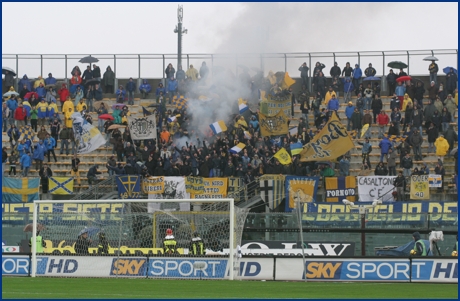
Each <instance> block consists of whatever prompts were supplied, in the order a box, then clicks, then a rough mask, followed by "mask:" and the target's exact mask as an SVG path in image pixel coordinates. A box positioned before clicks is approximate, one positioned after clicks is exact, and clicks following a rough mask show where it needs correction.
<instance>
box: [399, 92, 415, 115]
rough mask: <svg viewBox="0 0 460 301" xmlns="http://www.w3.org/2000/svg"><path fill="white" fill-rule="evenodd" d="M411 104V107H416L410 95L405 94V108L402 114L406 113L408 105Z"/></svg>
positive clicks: (403, 107)
mask: <svg viewBox="0 0 460 301" xmlns="http://www.w3.org/2000/svg"><path fill="white" fill-rule="evenodd" d="M409 103H410V104H411V107H413V106H414V103H413V102H412V99H411V98H410V97H409V94H407V93H406V94H404V101H403V106H402V110H401V112H405V111H406V107H407V105H408V104H409Z"/></svg>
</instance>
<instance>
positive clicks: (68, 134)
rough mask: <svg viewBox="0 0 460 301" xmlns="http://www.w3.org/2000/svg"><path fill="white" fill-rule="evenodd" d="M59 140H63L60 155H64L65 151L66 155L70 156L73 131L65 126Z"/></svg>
mask: <svg viewBox="0 0 460 301" xmlns="http://www.w3.org/2000/svg"><path fill="white" fill-rule="evenodd" d="M59 139H61V148H60V154H61V155H62V154H63V153H64V149H65V152H66V155H67V156H68V155H69V142H70V141H71V140H74V139H73V130H72V129H70V128H68V127H67V126H66V125H65V124H64V125H63V126H62V130H61V132H60V133H59Z"/></svg>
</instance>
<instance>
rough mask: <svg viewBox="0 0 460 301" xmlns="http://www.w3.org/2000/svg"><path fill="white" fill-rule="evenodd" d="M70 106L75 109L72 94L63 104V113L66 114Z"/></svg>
mask: <svg viewBox="0 0 460 301" xmlns="http://www.w3.org/2000/svg"><path fill="white" fill-rule="evenodd" d="M69 108H72V111H73V110H74V106H73V102H72V99H71V98H70V96H68V97H67V99H66V100H65V102H64V104H63V105H62V114H65V113H66V112H68V111H69Z"/></svg>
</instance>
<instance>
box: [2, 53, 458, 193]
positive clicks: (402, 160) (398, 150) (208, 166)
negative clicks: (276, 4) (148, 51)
mask: <svg viewBox="0 0 460 301" xmlns="http://www.w3.org/2000/svg"><path fill="white" fill-rule="evenodd" d="M432 63H434V62H432ZM324 68H325V65H324V64H321V63H320V62H318V63H316V65H315V67H314V70H313V77H312V78H311V81H312V82H311V87H312V91H309V90H308V87H309V86H310V78H309V77H308V71H309V68H308V67H307V66H306V63H304V64H303V65H302V66H300V67H299V71H300V76H301V81H302V87H301V89H300V91H298V93H294V92H293V91H292V89H291V88H284V89H283V88H282V83H281V82H282V79H283V75H284V73H282V74H279V73H277V74H273V73H271V74H269V76H268V77H267V78H265V77H264V76H263V72H262V71H261V70H258V71H256V74H255V75H254V76H252V77H251V76H250V75H249V72H248V71H249V69H243V71H242V72H241V74H240V75H239V76H238V77H235V76H229V75H228V74H226V73H225V71H221V72H218V70H216V71H214V70H213V81H212V84H210V81H209V74H210V72H209V69H208V67H207V66H206V63H205V62H203V63H202V66H201V67H200V70H199V71H198V70H197V69H195V68H194V67H193V65H190V66H189V68H188V70H187V71H184V70H182V68H181V66H178V68H177V69H178V70H177V71H176V70H175V68H174V67H173V65H172V64H169V65H168V67H167V68H166V70H165V82H164V85H163V82H162V83H160V84H159V85H158V87H157V88H156V89H155V91H153V90H152V87H151V85H150V84H149V83H148V81H147V80H143V81H142V84H141V85H140V86H139V87H137V86H136V83H135V82H134V80H133V79H132V78H130V79H129V81H128V82H127V83H126V85H125V86H122V85H120V86H119V87H118V88H117V89H116V90H115V89H114V88H115V87H114V84H115V74H114V72H113V71H112V70H111V68H110V66H108V67H107V68H106V71H105V72H104V74H103V75H101V71H100V68H99V67H98V66H97V65H95V64H94V65H93V68H91V66H87V68H86V70H85V71H84V72H83V73H82V72H81V70H80V68H79V67H78V66H76V67H74V68H73V70H72V72H71V75H72V77H71V79H70V87H69V88H68V87H67V84H66V83H62V84H61V86H60V89H59V90H58V91H56V90H55V88H54V87H55V85H56V84H57V81H56V79H55V78H53V77H52V74H51V73H50V74H48V78H46V79H43V78H41V77H38V79H37V80H36V81H34V82H32V81H31V80H29V79H28V77H27V75H24V76H23V77H22V79H21V80H20V81H19V83H18V87H20V91H19V95H18V96H14V95H13V96H11V97H8V98H4V99H3V103H2V114H3V115H2V117H3V132H6V133H7V135H8V137H9V139H10V144H11V149H12V150H11V153H10V154H7V153H6V148H5V147H4V148H3V153H2V161H3V163H4V164H3V169H4V168H5V163H6V162H7V160H8V162H9V166H10V171H9V174H10V175H11V174H14V175H15V174H16V165H20V166H21V169H22V175H23V176H27V175H28V172H29V170H30V168H31V167H32V164H33V161H35V168H36V169H37V170H41V169H42V168H43V161H44V160H45V157H47V158H48V162H50V158H51V155H53V158H54V160H55V161H56V162H57V159H56V155H55V152H54V149H55V148H56V146H57V142H58V141H59V140H60V143H61V147H60V154H61V155H63V154H64V153H65V154H66V155H70V154H71V153H72V154H75V139H74V136H73V130H72V118H71V116H72V114H73V113H74V112H80V113H82V116H83V117H84V119H85V120H86V121H87V122H89V123H93V121H92V118H91V115H90V114H89V112H97V114H98V117H100V118H98V122H97V127H98V128H99V130H100V131H101V132H103V133H105V135H106V138H107V145H106V146H107V147H108V148H109V149H110V148H111V150H112V156H111V157H110V158H109V160H108V161H107V164H106V166H105V167H106V168H107V170H108V173H109V174H110V175H113V174H140V175H142V176H146V177H147V176H164V175H166V176H188V175H194V176H203V177H222V176H223V177H229V176H236V177H242V178H244V179H245V182H246V183H251V182H253V180H254V179H255V177H258V176H260V175H262V174H290V175H299V176H303V175H321V176H334V175H344V176H346V175H349V174H350V171H349V168H350V154H349V153H348V154H346V155H344V156H341V157H339V158H337V159H336V160H335V161H334V162H332V163H327V164H318V162H300V161H299V155H293V156H292V163H291V164H288V165H282V164H280V162H279V161H278V160H276V159H274V158H273V156H274V154H275V153H276V152H277V151H279V150H280V149H281V148H285V149H286V150H287V152H288V153H290V147H291V145H292V144H293V143H298V142H300V143H302V145H305V144H306V143H308V142H310V140H311V139H312V138H313V137H314V135H315V134H316V133H318V132H319V131H320V130H321V129H322V127H323V126H324V125H325V124H326V123H327V121H328V119H329V118H330V117H331V114H332V112H334V111H335V112H337V111H338V110H339V108H340V101H339V96H340V95H342V93H343V97H342V98H343V102H344V103H346V106H345V116H346V119H347V120H346V125H347V130H348V131H350V132H353V133H354V134H355V135H356V136H355V137H356V139H358V141H357V143H358V144H361V145H362V148H361V152H362V158H363V160H362V162H363V167H362V169H363V170H370V169H371V168H372V166H371V162H370V159H369V154H370V153H371V152H372V149H373V147H374V149H375V148H377V147H379V149H380V154H381V155H380V160H379V164H378V165H377V167H376V168H375V171H374V173H375V175H396V166H397V162H396V161H397V159H398V155H397V154H399V166H400V168H402V169H403V171H402V174H403V176H404V177H405V178H407V177H408V176H410V175H411V174H420V173H427V172H428V170H429V168H428V167H427V165H426V164H424V163H423V162H420V164H422V165H421V168H418V167H416V166H415V163H414V161H423V156H426V155H429V154H430V153H435V154H436V156H437V157H438V158H439V160H438V163H437V165H439V166H437V167H436V172H437V173H438V172H440V173H441V174H442V175H444V174H445V171H444V168H443V167H442V165H443V161H444V157H445V156H449V155H450V154H451V152H452V150H453V148H454V145H455V143H456V142H457V140H458V136H457V133H456V131H455V130H454V129H453V127H452V126H451V125H450V123H451V122H453V121H454V114H456V111H457V105H458V90H457V88H456V82H457V75H456V73H455V72H454V71H453V70H451V72H449V74H447V76H446V83H445V85H444V84H443V83H438V82H437V76H436V73H437V71H438V69H437V65H436V68H434V67H433V66H432V65H430V67H429V70H430V79H432V81H431V84H430V87H428V88H427V89H425V87H424V86H423V83H422V82H421V81H417V80H411V81H400V82H398V81H397V80H398V77H401V76H406V75H407V74H405V72H404V71H403V70H402V69H401V70H400V72H399V74H398V75H396V74H395V73H394V72H393V70H390V73H389V74H388V76H387V78H386V80H387V82H388V87H389V89H388V90H389V95H390V96H392V98H391V103H390V111H388V112H387V111H385V110H383V103H382V100H381V98H380V95H381V94H380V92H381V91H380V90H381V89H380V81H377V82H374V83H373V84H371V83H370V82H371V81H367V80H366V79H368V78H371V77H373V76H375V74H376V70H375V69H374V68H373V67H372V64H369V66H368V67H367V68H366V69H365V71H364V73H363V72H362V71H361V69H360V67H359V65H358V64H355V68H352V67H351V66H350V63H347V64H346V66H345V67H344V68H343V70H342V69H341V68H340V67H338V65H337V63H335V64H334V66H333V67H332V68H331V69H330V75H331V78H330V79H326V78H325V77H324V73H323V70H324ZM432 71H433V72H432ZM434 71H435V72H434ZM363 74H364V77H363ZM219 75H221V76H219ZM328 82H329V84H328ZM5 84H7V86H11V87H10V88H9V90H10V91H14V83H13V84H11V81H10V77H9V78H8V82H7V78H6V77H5ZM10 84H11V85H10ZM102 87H104V92H105V93H113V92H115V95H116V104H115V105H113V106H112V109H113V110H112V112H110V113H109V111H110V107H109V106H107V105H106V104H104V103H103V102H101V100H102V99H103V92H102ZM203 88H205V90H206V93H213V94H214V95H217V96H218V101H219V102H229V101H233V102H235V100H236V99H237V97H238V98H239V97H243V98H245V99H247V100H248V103H249V104H250V105H251V106H252V110H249V111H248V113H246V114H241V115H240V114H233V115H232V113H233V112H229V114H228V115H229V117H228V119H227V120H225V122H226V124H227V127H228V131H227V132H226V133H222V134H218V135H212V132H210V131H209V132H203V131H202V130H201V129H200V127H198V126H197V125H198V124H199V123H200V117H201V116H200V115H199V114H196V113H194V108H193V107H187V106H184V107H181V108H179V107H176V108H175V109H174V110H168V109H167V105H168V104H172V103H173V100H175V99H176V100H177V99H179V98H186V99H198V98H199V97H200V95H201V94H203ZM260 90H263V91H267V94H268V95H270V97H272V98H274V99H276V98H279V99H289V98H290V99H291V101H292V104H293V105H294V104H299V105H300V110H301V112H302V117H301V118H300V119H299V122H298V126H297V134H292V135H291V134H289V133H287V134H286V135H283V136H281V137H262V136H261V134H260V127H259V121H258V114H257V113H258V111H259V110H258V109H257V104H258V103H259V99H260V92H259V91H260ZM228 91H233V92H234V91H236V92H234V93H228ZM135 93H140V94H141V95H142V98H144V99H146V98H149V99H152V98H154V99H156V101H154V102H153V103H152V106H155V107H156V108H155V111H156V113H157V128H158V135H157V137H158V139H157V140H156V141H155V140H145V141H138V140H137V141H133V140H132V138H131V135H130V131H129V129H128V128H127V127H126V128H125V130H124V132H123V133H122V132H121V131H120V130H119V129H109V127H110V126H111V125H114V124H118V125H126V124H127V117H128V116H130V115H131V112H130V111H129V107H128V106H126V104H125V103H127V104H128V105H132V104H134V95H135ZM151 93H152V94H153V93H154V97H149V95H150V94H151ZM427 93H428V95H426V94H427ZM353 94H354V95H355V96H356V98H354V97H353V99H355V100H354V101H353V99H352V95H353ZM230 95H231V96H230ZM426 96H428V97H426ZM57 99H59V102H60V103H61V104H60V107H59V108H58V106H57V103H58V101H57ZM95 101H99V102H98V104H97V105H95V103H94V102H95ZM189 103H190V102H189ZM204 105H205V106H208V105H209V106H211V107H212V106H215V105H216V104H215V101H214V103H210V102H208V103H204ZM143 109H144V115H148V114H150V113H151V112H150V111H149V110H147V109H145V108H143ZM210 114H213V113H210ZM293 114H294V110H293V109H292V116H293ZM102 115H104V116H105V117H106V116H107V115H110V116H111V117H108V119H109V120H106V118H107V117H106V118H104V116H102ZM101 116H102V117H101ZM292 116H291V117H292ZM173 117H176V118H173ZM312 117H313V121H314V122H313V124H314V126H313V127H311V126H310V122H309V118H312ZM168 120H172V121H168ZM26 124H27V125H29V124H30V125H31V127H32V129H33V131H34V132H35V134H36V135H37V137H38V139H39V141H38V142H37V143H35V144H34V143H33V142H32V141H31V140H30V139H28V140H23V141H19V137H20V132H19V129H18V128H20V127H22V126H24V125H26ZM366 125H368V126H369V128H368V129H367V130H366V131H365V132H363V133H361V131H362V129H363V127H365V126H366ZM8 126H9V127H8ZM371 126H376V127H377V128H378V139H379V140H380V141H379V142H378V143H377V144H374V145H372V143H371V142H370V140H369V139H370V138H372V135H371V133H372V132H371ZM366 128H367V126H366ZM387 128H388V129H387ZM424 133H425V135H423V134H424ZM361 136H362V137H363V138H364V140H363V139H359V137H361ZM395 137H396V138H395ZM424 139H427V141H428V143H429V148H428V152H427V153H426V152H422V151H421V146H422V143H423V141H424ZM240 142H242V143H244V144H245V145H246V146H245V148H244V149H243V150H242V151H241V152H240V153H233V152H231V151H230V149H231V148H232V147H233V146H235V145H237V144H238V143H240ZM69 146H70V147H69ZM7 158H8V159H7ZM75 159H76V157H73V159H72V170H74V172H76V171H77V170H78V163H77V162H76V160H75ZM456 159H457V156H455V163H457V160H456ZM78 161H79V160H78ZM123 161H124V162H123ZM74 163H75V164H74ZM320 163H321V162H320ZM334 165H336V166H335V167H336V168H337V169H338V170H339V173H338V174H336V173H335V171H334V169H333V167H334ZM93 167H95V168H93V169H90V171H89V172H88V178H89V179H90V178H91V179H93V177H95V173H96V172H97V168H98V167H96V166H93ZM455 170H457V165H456V167H455ZM91 182H94V179H93V181H91ZM90 184H91V183H90ZM404 185H405V183H404Z"/></svg>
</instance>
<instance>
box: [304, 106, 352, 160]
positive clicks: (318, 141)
mask: <svg viewBox="0 0 460 301" xmlns="http://www.w3.org/2000/svg"><path fill="white" fill-rule="evenodd" d="M353 147H355V145H354V143H353V140H351V138H350V137H349V136H348V133H347V131H346V129H345V127H344V126H343V125H342V123H341V122H340V120H339V119H338V118H337V115H336V114H335V113H333V114H332V117H331V118H330V119H329V121H328V122H327V123H326V125H325V126H324V128H323V129H322V130H321V131H320V132H319V133H318V134H317V135H316V136H315V137H314V138H313V140H312V141H311V142H310V143H308V144H306V145H305V146H304V148H303V150H302V151H301V152H300V161H301V162H308V161H327V160H333V159H336V158H337V157H339V156H341V155H343V154H345V153H346V152H348V151H349V150H350V149H352V148H353Z"/></svg>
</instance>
